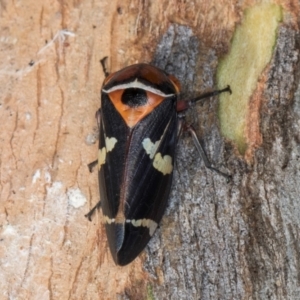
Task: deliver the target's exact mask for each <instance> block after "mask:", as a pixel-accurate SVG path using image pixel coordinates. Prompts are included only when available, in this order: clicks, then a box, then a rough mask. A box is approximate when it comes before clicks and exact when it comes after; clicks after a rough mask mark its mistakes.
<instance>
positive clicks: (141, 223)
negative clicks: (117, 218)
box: [126, 219, 157, 236]
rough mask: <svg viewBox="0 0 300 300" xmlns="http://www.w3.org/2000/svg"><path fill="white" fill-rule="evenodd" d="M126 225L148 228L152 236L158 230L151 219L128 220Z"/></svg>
mask: <svg viewBox="0 0 300 300" xmlns="http://www.w3.org/2000/svg"><path fill="white" fill-rule="evenodd" d="M126 223H131V224H132V225H133V226H134V227H140V226H143V227H148V229H149V235H150V236H152V235H153V233H154V231H155V229H156V228H157V223H156V222H155V221H153V220H151V219H138V220H134V219H133V220H126Z"/></svg>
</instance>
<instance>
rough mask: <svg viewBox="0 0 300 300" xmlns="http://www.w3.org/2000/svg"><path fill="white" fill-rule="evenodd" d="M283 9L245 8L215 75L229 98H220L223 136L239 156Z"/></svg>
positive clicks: (245, 144) (264, 5) (263, 5)
mask: <svg viewBox="0 0 300 300" xmlns="http://www.w3.org/2000/svg"><path fill="white" fill-rule="evenodd" d="M281 20H282V9H281V7H280V6H279V5H276V4H273V3H261V4H258V5H255V6H253V7H251V8H249V9H247V10H246V11H245V13H244V19H243V21H242V24H241V25H239V26H238V27H237V29H236V31H235V33H234V36H233V39H232V44H231V49H230V52H229V54H228V55H227V56H226V57H225V58H224V59H223V60H222V61H221V62H220V64H219V66H218V72H217V82H218V87H219V88H224V87H225V86H227V85H228V84H229V85H230V86H231V89H232V95H229V94H228V93H224V94H222V95H221V96H220V106H219V119H220V126H221V132H222V134H223V135H224V136H225V137H226V138H228V139H230V140H232V141H234V142H235V143H236V145H237V147H238V149H239V152H240V153H241V154H244V153H245V151H246V150H247V147H248V142H249V141H248V139H249V138H250V139H251V137H249V136H247V134H246V126H247V122H248V121H249V120H247V118H248V117H249V116H250V114H249V100H250V97H251V95H252V94H253V92H254V91H255V88H256V85H257V82H258V79H259V77H260V76H261V74H262V72H263V70H264V69H265V68H266V66H267V64H268V63H269V62H270V60H271V57H272V54H273V49H274V45H275V43H276V33H277V28H278V24H279V22H280V21H281Z"/></svg>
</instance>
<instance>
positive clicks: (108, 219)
mask: <svg viewBox="0 0 300 300" xmlns="http://www.w3.org/2000/svg"><path fill="white" fill-rule="evenodd" d="M103 219H104V220H103V221H104V223H106V224H111V223H114V222H115V219H111V218H109V217H108V216H105V215H104V216H103Z"/></svg>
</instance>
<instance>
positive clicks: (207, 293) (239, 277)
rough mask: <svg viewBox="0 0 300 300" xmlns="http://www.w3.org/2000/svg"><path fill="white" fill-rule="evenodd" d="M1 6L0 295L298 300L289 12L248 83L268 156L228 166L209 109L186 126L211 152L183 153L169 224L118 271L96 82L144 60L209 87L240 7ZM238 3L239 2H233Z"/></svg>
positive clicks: (229, 149)
mask: <svg viewBox="0 0 300 300" xmlns="http://www.w3.org/2000/svg"><path fill="white" fill-rule="evenodd" d="M149 2H150V1H138V0H132V1H130V0H124V1H117V0H111V1H100V0H97V1H66V2H62V1H57V2H56V1H49V0H47V1H40V2H39V1H32V0H28V1H13V2H10V1H3V0H0V50H1V51H0V95H1V96H0V105H1V106H0V116H1V120H2V122H3V125H2V130H1V131H0V139H1V144H0V147H1V157H0V192H1V206H0V225H1V232H0V235H1V236H0V291H1V292H0V299H22V300H23V299H39V300H40V299H147V298H148V299H151V297H152V298H153V299H159V300H161V299H180V300H182V299H183V300H184V299H297V297H299V294H300V288H299V286H300V280H299V278H300V273H299V270H300V267H299V264H300V257H299V253H300V249H299V248H300V244H299V227H300V217H299V216H300V197H299V194H300V190H299V182H300V167H299V159H300V147H299V144H300V136H299V132H300V128H299V127H300V84H299V44H300V43H299V30H298V27H297V25H298V24H299V19H297V18H299V17H298V16H299V3H298V2H297V1H290V2H288V1H285V2H284V1H282V6H283V7H284V9H285V11H286V15H285V23H284V24H282V25H281V28H280V30H279V33H278V41H277V45H276V48H275V50H274V58H273V60H272V62H271V64H270V67H269V69H268V70H267V71H266V72H265V74H264V78H262V79H261V82H260V83H259V84H258V88H257V92H256V96H257V95H258V96H259V97H262V101H261V109H260V128H261V135H262V146H261V147H260V148H259V149H257V150H256V151H255V152H254V156H253V157H252V158H251V159H248V160H245V159H244V158H243V157H240V156H238V154H237V152H236V151H235V149H234V147H233V145H231V144H229V143H226V141H223V139H222V137H221V136H220V134H219V129H218V120H217V117H216V112H217V103H218V102H217V99H211V100H209V101H206V102H204V103H203V105H200V106H198V107H197V108H195V110H194V111H193V112H191V114H190V115H189V116H187V117H188V119H189V120H190V121H191V122H193V124H194V125H195V126H196V128H197V132H198V134H199V136H200V137H202V139H203V143H204V145H205V147H206V150H207V152H208V155H209V157H210V159H211V161H213V162H214V163H215V164H216V165H218V166H219V167H220V168H222V170H224V171H225V170H226V171H228V172H230V173H231V174H232V175H233V181H232V182H231V183H229V184H227V183H226V182H225V179H224V178H222V177H220V176H218V175H217V174H215V173H213V172H210V171H209V170H206V169H205V167H204V165H203V162H202V161H201V159H200V158H199V157H198V154H197V152H196V150H195V149H194V147H193V145H192V141H191V140H190V138H189V137H188V136H184V137H183V139H182V140H181V142H180V144H179V147H178V157H177V167H176V171H175V178H174V188H173V191H172V194H171V197H170V204H169V207H168V209H167V212H166V216H165V217H164V219H163V222H162V224H161V226H160V229H159V230H158V231H157V233H156V234H155V236H154V238H153V239H152V241H151V242H150V244H149V246H148V247H147V248H146V251H145V252H144V253H143V254H142V255H141V256H140V257H139V258H137V259H136V260H135V261H134V262H133V263H132V264H130V265H129V266H126V267H123V268H121V267H116V266H114V264H113V261H112V259H111V257H110V253H109V250H108V248H107V244H106V237H105V232H104V228H103V226H102V224H101V217H102V215H101V212H99V213H98V216H97V217H95V218H94V219H93V222H92V223H89V222H88V221H87V220H86V219H85V218H84V214H85V213H86V212H87V211H88V210H89V208H90V207H91V206H93V205H94V204H95V203H96V202H97V201H98V186H97V182H96V180H97V176H96V174H89V172H88V169H87V167H86V165H87V164H88V163H89V162H90V161H92V160H94V158H95V156H96V152H97V150H96V149H97V145H96V138H95V136H96V134H97V129H96V121H95V119H94V114H95V111H96V110H97V108H98V107H99V90H100V87H101V84H102V81H103V78H104V75H103V74H102V70H101V67H100V64H99V60H100V59H101V58H102V57H104V56H106V55H107V56H109V57H110V67H111V69H112V70H114V71H115V70H117V69H119V68H120V67H124V66H126V65H128V64H131V63H135V62H142V61H143V62H152V63H153V64H155V65H157V66H159V67H161V68H164V69H166V70H167V71H169V72H170V73H172V74H174V75H176V76H177V77H178V78H179V79H180V80H181V82H182V87H183V96H186V97H188V96H191V95H195V94H199V93H200V92H202V91H203V90H207V89H210V88H212V87H213V86H214V75H215V71H216V66H217V63H218V59H219V57H220V56H221V55H222V54H223V53H225V52H226V51H227V50H228V46H229V42H230V38H231V36H232V32H233V30H234V26H235V24H236V22H238V21H239V20H240V17H241V16H242V11H243V9H244V8H245V7H247V6H248V5H251V4H252V2H250V1H249V2H247V3H244V2H243V1H240V2H230V1H206V0H205V1H204V0H203V1H178V0H176V1H175V0H174V1H159V0H155V1H151V3H149ZM242 3H243V4H242Z"/></svg>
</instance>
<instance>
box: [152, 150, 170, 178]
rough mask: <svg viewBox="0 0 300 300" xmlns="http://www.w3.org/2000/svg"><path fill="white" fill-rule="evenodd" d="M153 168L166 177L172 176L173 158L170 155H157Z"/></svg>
mask: <svg viewBox="0 0 300 300" xmlns="http://www.w3.org/2000/svg"><path fill="white" fill-rule="evenodd" d="M153 167H154V168H155V169H156V170H158V171H160V172H161V173H163V174H164V175H166V174H171V173H172V171H173V165H172V157H171V156H170V155H164V156H162V155H161V153H157V154H156V155H155V157H154V161H153Z"/></svg>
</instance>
